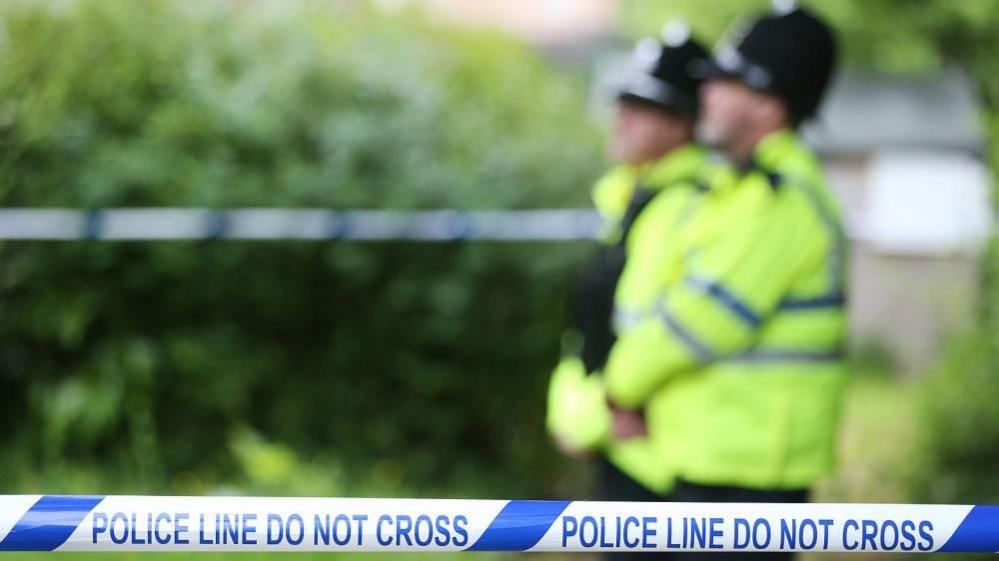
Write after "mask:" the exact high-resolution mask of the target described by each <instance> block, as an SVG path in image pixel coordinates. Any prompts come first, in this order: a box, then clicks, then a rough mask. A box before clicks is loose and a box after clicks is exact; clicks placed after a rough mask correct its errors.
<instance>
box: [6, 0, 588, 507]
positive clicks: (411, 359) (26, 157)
mask: <svg viewBox="0 0 999 561" xmlns="http://www.w3.org/2000/svg"><path fill="white" fill-rule="evenodd" d="M201 4H202V3H197V2H177V3H171V2H163V1H144V2H135V1H133V0H80V1H75V2H68V3H57V4H54V7H53V8H52V9H44V8H38V7H29V8H11V7H8V8H7V9H6V12H5V14H4V16H3V19H2V23H3V25H2V29H0V31H2V33H0V38H2V41H0V146H2V149H0V204H2V205H4V206H68V207H85V208H86V207H104V206H161V205H162V206H167V205H169V206H201V205H205V206H212V207H216V206H292V207H296V206H322V207H333V208H353V207H367V208H375V207H380V208H434V207H464V208H528V207H555V206H558V207H560V206H576V205H581V204H585V201H586V193H587V190H588V186H589V184H590V183H591V182H592V180H593V179H594V177H595V175H596V173H597V172H598V171H599V166H600V164H601V159H600V157H599V144H598V141H597V138H596V136H595V134H594V130H593V129H592V128H591V127H590V126H589V125H588V124H587V123H586V122H585V119H583V118H582V116H583V115H584V114H585V111H584V107H583V105H582V100H581V99H580V92H581V91H582V90H583V88H582V87H580V86H579V85H578V84H575V83H573V81H571V80H569V79H567V78H564V77H558V76H556V75H554V74H553V72H552V71H551V70H550V69H549V68H548V67H547V66H546V64H545V63H543V62H542V61H541V60H539V59H538V58H537V56H536V55H534V54H533V53H531V52H529V51H528V50H526V49H525V48H523V47H521V46H519V45H518V44H516V43H514V42H512V41H510V40H507V39H504V38H502V37H498V36H494V35H490V34H483V33H465V32H456V31H453V30H447V29H442V28H439V27H435V26H434V25H432V24H430V23H427V22H425V21H423V20H421V19H420V18H419V16H418V14H415V13H412V12H408V11H407V12H404V13H402V14H399V15H396V16H385V15H382V14H379V13H378V12H376V11H374V10H372V9H370V8H368V7H366V6H365V5H364V4H363V3H328V2H324V3H304V2H280V3H277V2H275V3H267V4H263V3H262V4H261V5H260V6H259V9H255V10H240V9H237V8H231V9H221V8H218V7H214V8H208V7H205V6H203V5H201ZM584 249H585V248H583V247H580V246H573V245H559V246H555V245H550V244H535V245H529V244H528V245H521V246H511V245H504V244H460V243H456V244H426V245H418V244H407V243H386V244H363V243H342V242H334V243H328V244H323V243H277V242H265V243H243V242H224V241H206V242H168V243H99V242H72V243H69V242H60V243H42V242H7V243H4V244H3V245H2V246H0V263H2V265H0V309H2V313H0V341H2V345H0V385H2V386H3V388H4V389H3V391H0V423H2V426H3V427H4V428H3V429H2V430H0V470H4V473H6V474H12V473H16V474H21V475H20V476H19V479H18V478H13V477H10V478H5V482H6V485H4V486H3V487H4V490H8V491H9V490H13V489H15V488H16V489H20V490H35V491H40V490H41V489H38V488H37V487H38V486H39V485H42V484H49V485H52V484H53V483H52V482H58V483H55V485H57V486H59V487H62V488H64V489H65V490H75V491H93V492H105V491H111V490H115V489H119V490H128V489H133V488H134V489H135V490H145V491H149V490H154V489H159V488H163V489H171V488H172V489H175V490H192V489H193V490H198V489H201V488H203V486H205V485H209V486H211V485H218V484H221V483H222V482H225V481H229V480H237V481H238V480H239V478H241V477H242V478H244V479H245V480H252V481H263V482H264V483H266V482H268V481H271V482H273V481H287V480H288V479H289V478H291V479H294V478H295V477H298V476H301V474H299V475H292V476H288V475H287V472H288V471H289V470H291V471H293V472H294V471H295V466H298V465H299V462H300V461H306V462H311V463H310V465H313V464H314V465H316V466H330V467H329V469H330V470H331V471H336V472H337V473H338V474H340V475H338V476H337V477H340V479H341V480H342V482H343V485H345V487H344V488H343V491H344V492H345V493H351V492H353V490H354V489H356V487H350V485H354V484H357V485H361V484H365V482H367V483H371V484H373V485H375V486H378V485H381V488H384V489H386V492H391V491H392V490H393V489H395V488H396V487H397V486H399V485H403V484H405V485H407V486H408V487H409V488H438V489H443V490H446V489H449V488H450V489H458V488H459V487H460V488H461V489H462V491H461V492H470V493H475V492H484V490H487V489H488V490H489V493H490V494H496V495H501V494H503V493H505V492H514V493H517V492H519V493H522V494H541V493H543V492H544V490H545V489H547V488H548V487H547V486H548V485H549V484H550V483H551V481H552V479H554V478H555V477H556V475H557V473H558V470H559V465H560V464H559V463H558V462H553V461H552V460H553V458H554V454H553V453H552V452H551V451H550V448H549V447H548V445H547V443H546V442H545V436H544V433H543V423H542V408H543V392H544V387H545V385H546V381H547V373H548V368H550V366H551V365H552V364H553V362H554V360H555V358H556V354H557V351H558V349H557V347H558V344H557V340H558V336H559V331H560V329H561V323H562V319H563V317H562V307H563V295H564V294H565V293H566V285H567V283H568V282H569V279H570V278H571V276H572V272H573V269H574V265H575V264H576V263H577V262H578V257H579V255H580V253H581V252H582V251H583V250H584ZM258 459H259V461H258ZM302 459H304V460H302ZM268 466H270V467H268ZM289 466H291V467H289ZM303 469H304V468H303ZM81 470H82V471H81ZM316 471H321V470H320V468H315V467H313V468H309V469H304V472H308V473H314V472H316ZM80 473H83V474H89V475H87V476H86V477H84V476H79V474H80ZM74 474H76V475H74ZM275 474H276V475H275ZM282 474H283V475H282ZM90 476H94V477H100V478H102V479H100V480H98V481H94V480H90V479H87V477H90ZM330 477H333V476H332V475H330ZM98 485H103V486H104V487H102V488H91V487H96V486H98ZM298 488H299V489H303V490H306V491H308V490H314V489H312V488H308V487H298ZM469 489H470V490H469ZM54 490H58V489H53V488H52V487H48V488H46V489H45V491H48V492H51V491H54ZM480 490H481V491H480ZM445 492H446V491H445ZM451 492H455V491H451Z"/></svg>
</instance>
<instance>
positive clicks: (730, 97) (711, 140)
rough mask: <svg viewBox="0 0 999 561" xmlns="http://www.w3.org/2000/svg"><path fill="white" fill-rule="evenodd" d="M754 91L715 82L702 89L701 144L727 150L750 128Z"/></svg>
mask: <svg viewBox="0 0 999 561" xmlns="http://www.w3.org/2000/svg"><path fill="white" fill-rule="evenodd" d="M753 93H754V92H753V90H752V89H750V88H749V87H748V86H746V85H745V84H743V83H742V82H739V81H737V80H732V79H728V78H720V79H713V80H709V81H708V82H706V83H705V84H704V85H703V86H702V87H701V119H700V122H699V123H698V127H697V133H698V135H699V137H700V139H701V141H702V142H704V143H705V144H708V145H710V146H715V147H718V148H725V147H726V146H727V145H729V144H730V143H731V142H732V141H733V140H735V139H736V137H738V136H739V131H740V130H742V129H745V128H746V127H747V125H748V118H749V117H750V112H751V111H752V106H753V101H754V100H753Z"/></svg>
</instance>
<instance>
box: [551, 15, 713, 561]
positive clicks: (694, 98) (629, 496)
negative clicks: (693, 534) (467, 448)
mask: <svg viewBox="0 0 999 561" xmlns="http://www.w3.org/2000/svg"><path fill="white" fill-rule="evenodd" d="M708 56H709V55H708V54H707V52H706V51H705V50H704V48H703V47H701V46H700V45H699V44H697V43H696V42H695V41H693V40H692V39H691V38H690V34H689V29H688V28H687V27H686V26H685V25H682V24H680V23H678V22H674V23H671V24H670V25H668V26H667V27H666V29H665V30H664V33H663V41H658V40H655V39H647V40H645V41H643V42H641V43H639V45H638V47H637V48H636V50H635V53H634V55H633V59H634V61H633V64H634V66H635V68H634V71H633V72H632V73H631V75H630V76H629V78H628V80H627V81H626V82H625V84H624V86H623V87H622V88H621V90H620V92H619V96H618V107H617V109H618V113H617V126H616V129H615V134H614V137H613V139H612V142H611V145H610V152H611V155H612V157H613V158H614V159H615V160H616V161H617V162H619V164H618V165H617V166H616V167H615V168H613V169H612V170H611V171H610V172H609V173H608V174H607V175H606V176H605V177H604V178H602V179H601V180H600V181H598V182H597V184H596V186H595V187H594V191H593V198H594V203H595V206H596V207H597V209H598V210H599V211H600V212H601V214H602V215H603V217H604V219H605V222H606V227H605V230H606V232H605V237H606V239H605V244H604V247H603V248H602V249H601V250H600V251H599V254H598V256H597V258H596V259H595V260H594V263H593V264H592V266H591V267H590V268H589V269H588V270H587V272H586V274H585V275H584V278H583V282H582V283H581V288H580V291H579V295H578V300H579V305H578V314H577V328H578V331H579V334H580V335H581V336H582V337H581V339H582V341H581V343H582V345H581V348H580V349H578V352H572V353H570V355H569V356H568V357H566V358H565V359H564V360H563V361H562V363H561V364H560V365H559V367H558V368H557V369H556V371H555V373H554V375H553V378H552V384H551V388H550V392H549V417H548V424H549V429H550V430H551V432H552V433H553V436H554V437H555V439H556V441H557V442H558V443H559V445H560V447H561V448H562V449H563V450H565V451H567V452H569V453H571V454H578V453H580V452H583V451H600V452H602V453H603V454H604V455H605V456H606V457H607V459H608V460H609V461H606V462H604V463H603V464H602V468H603V469H602V472H603V473H602V487H603V489H602V491H603V497H604V498H605V499H608V500H612V499H616V500H662V496H663V494H664V493H665V492H667V491H669V489H670V487H671V485H672V477H671V476H670V474H669V472H668V471H667V470H665V469H660V467H659V464H661V462H660V460H659V458H657V457H656V456H654V455H652V454H651V453H650V450H648V445H647V444H646V442H645V438H644V437H643V436H642V435H643V433H644V432H645V426H644V425H645V423H644V418H643V416H642V414H641V413H640V412H637V413H636V412H631V411H627V410H624V409H619V408H618V409H613V408H608V406H607V402H606V395H605V392H604V389H603V383H602V381H601V380H600V377H599V375H597V374H598V373H599V372H600V370H601V369H602V368H603V367H604V364H605V362H606V360H607V356H608V353H609V351H610V349H611V347H612V345H613V344H614V341H615V338H616V334H615V328H614V325H613V323H614V321H613V318H612V316H613V311H614V309H615V299H616V298H615V294H624V295H625V297H626V299H627V297H629V296H631V297H634V296H635V295H636V294H637V293H638V292H639V291H640V289H641V286H642V285H643V284H647V283H643V282H642V279H646V278H654V277H657V276H658V272H659V271H660V270H661V269H662V267H661V265H662V264H665V263H669V262H671V259H670V258H669V254H670V251H671V249H670V248H671V247H672V244H671V240H670V238H671V237H672V236H673V235H675V234H674V232H673V231H672V230H674V229H675V228H676V227H678V224H679V223H680V222H682V219H681V216H682V217H687V216H689V215H690V214H691V212H692V211H693V209H694V208H695V207H696V206H697V205H698V201H699V200H701V199H702V198H703V195H704V193H705V191H706V186H707V182H706V174H707V171H706V170H707V169H708V168H709V165H708V158H707V153H706V151H705V150H704V149H703V148H701V147H700V146H698V145H696V144H694V143H693V138H694V127H695V122H696V118H697V113H698V108H699V99H698V90H699V88H700V85H701V83H702V79H701V76H703V68H704V65H705V64H706V63H707V62H708ZM650 212H651V213H652V214H653V215H656V216H658V217H659V218H657V219H656V220H654V221H653V222H651V223H650V226H651V227H653V228H655V229H656V231H652V230H650V229H649V227H645V226H642V224H643V223H645V222H646V220H645V218H644V217H645V215H646V214H647V213H650ZM663 225H665V226H666V229H662V230H660V229H659V228H660V227H661V226H663ZM643 230H646V233H645V234H642V235H639V237H638V238H636V237H635V234H638V233H639V232H641V231H643ZM641 237H644V238H646V239H652V238H654V239H655V240H656V242H655V243H648V242H646V243H641V244H636V240H637V239H639V238H641ZM625 269H627V270H629V271H631V273H630V274H629V275H626V276H623V277H622V272H623V271H624V270H625ZM632 300H634V298H632ZM616 307H617V308H618V309H619V310H622V309H624V308H626V307H627V306H620V305H619V306H616ZM622 315H625V314H621V313H619V314H618V316H622ZM617 320H618V323H622V322H625V321H626V318H623V317H618V318H617ZM612 424H616V425H617V426H618V428H619V430H621V431H622V432H627V433H628V435H629V436H634V437H636V438H632V439H629V442H627V443H626V444H622V445H621V448H622V450H623V451H619V450H618V446H617V445H616V444H615V443H613V442H610V440H609V437H610V436H611V425H612ZM646 558H647V557H646Z"/></svg>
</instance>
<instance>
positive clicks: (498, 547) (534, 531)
mask: <svg viewBox="0 0 999 561" xmlns="http://www.w3.org/2000/svg"><path fill="white" fill-rule="evenodd" d="M570 502H571V501H510V502H509V503H507V504H506V506H504V507H503V510H501V511H500V512H499V514H497V515H496V518H495V519H494V520H493V521H492V522H490V523H489V527H488V528H486V531H485V532H483V534H482V535H481V536H479V539H478V540H477V541H476V542H475V543H474V544H472V546H471V547H469V548H468V550H469V551H525V550H528V549H530V548H532V547H534V545H535V544H537V543H538V541H539V540H541V538H542V537H544V535H545V533H546V532H548V529H549V528H551V526H552V524H554V523H555V520H556V519H557V518H558V516H559V515H560V514H562V511H564V510H565V508H566V507H567V506H569V503H570Z"/></svg>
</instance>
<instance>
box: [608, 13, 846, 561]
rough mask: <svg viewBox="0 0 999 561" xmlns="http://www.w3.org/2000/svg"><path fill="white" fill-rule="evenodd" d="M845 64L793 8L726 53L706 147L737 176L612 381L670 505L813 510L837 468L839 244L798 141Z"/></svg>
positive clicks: (827, 199) (711, 101) (711, 96)
mask: <svg viewBox="0 0 999 561" xmlns="http://www.w3.org/2000/svg"><path fill="white" fill-rule="evenodd" d="M835 59H836V46H835V41H834V37H833V35H832V33H831V30H830V29H829V28H828V27H827V26H826V25H825V24H824V23H823V22H822V21H821V20H819V19H818V18H817V17H816V16H814V15H813V14H811V13H809V12H807V11H805V10H803V9H800V8H796V7H793V6H792V7H791V9H785V10H783V11H780V12H775V13H773V14H770V15H767V16H765V17H762V18H760V19H759V20H757V21H756V22H755V23H754V24H753V25H752V26H750V27H749V28H748V29H747V30H744V32H743V33H741V34H740V35H739V36H738V37H737V38H736V40H735V44H729V43H723V45H722V46H721V47H720V48H719V49H718V50H717V54H716V56H715V59H714V63H713V65H712V68H711V70H710V75H709V78H708V80H707V81H706V83H705V84H704V86H703V87H702V89H701V101H702V106H701V111H702V112H701V120H700V123H699V133H700V137H701V139H702V140H703V141H704V142H705V143H707V144H709V145H710V146H712V147H713V148H715V149H716V150H717V151H719V152H720V153H721V154H722V155H724V157H725V159H726V160H727V162H728V165H727V166H725V167H724V168H723V169H722V170H721V171H720V172H718V173H716V174H714V175H713V176H712V179H711V181H710V192H709V194H708V195H707V196H706V198H705V201H704V203H703V204H702V205H701V207H700V208H699V210H698V211H697V213H696V215H695V216H693V217H692V218H691V220H690V222H689V223H688V224H687V225H685V226H684V228H683V229H682V230H681V232H680V234H679V237H678V239H676V240H674V242H673V243H675V244H678V247H677V248H676V251H678V252H679V253H681V254H682V259H681V260H680V262H679V263H678V264H676V265H675V266H674V267H673V268H671V270H669V271H666V274H665V275H664V276H662V277H661V278H660V279H658V281H657V282H658V285H659V286H658V289H659V290H658V293H657V297H656V299H655V303H654V305H653V306H651V307H649V306H646V307H645V308H644V309H641V310H638V312H639V314H638V317H637V318H636V319H635V320H633V321H632V322H631V324H630V326H629V327H628V328H627V329H626V330H621V331H620V332H619V334H618V337H617V339H616V341H615V343H614V345H613V348H612V349H611V351H610V353H609V357H608V359H607V363H606V365H605V366H604V368H603V377H602V381H603V383H604V390H605V391H606V395H607V398H608V400H609V401H610V403H612V404H613V406H614V407H618V408H623V409H627V410H632V411H641V412H643V413H644V415H645V418H646V421H647V424H648V433H649V434H648V437H647V438H648V439H651V440H652V441H653V442H655V443H656V449H657V450H658V451H659V453H660V457H661V458H662V462H663V466H662V469H663V470H665V471H668V472H670V473H671V474H672V477H674V478H675V486H674V489H673V490H672V492H671V493H670V495H669V499H670V500H675V501H705V502H708V501H724V502H774V503H787V502H803V501H806V500H807V498H808V489H809V488H810V487H811V486H812V485H813V484H814V483H815V482H816V481H817V480H818V479H819V478H821V477H823V476H825V475H826V474H828V473H829V472H830V470H831V469H832V467H833V448H834V438H835V434H836V427H837V420H838V417H839V410H840V401H841V394H842V389H843V384H844V364H843V350H844V348H843V347H844V341H845V330H846V320H845V315H844V305H845V300H846V298H845V276H844V273H845V264H846V263H845V254H844V250H845V244H844V240H843V234H842V230H841V221H840V215H839V211H838V209H837V206H836V204H835V202H834V200H833V198H832V196H831V195H830V193H829V190H828V188H827V186H826V183H825V181H824V179H823V177H822V171H821V166H820V163H819V161H818V159H817V158H816V156H815V155H814V154H813V152H812V151H811V150H810V149H809V148H808V147H807V146H806V145H805V144H804V143H803V142H802V140H801V138H800V137H799V135H798V133H797V129H798V127H799V125H800V124H801V123H802V122H803V121H805V120H806V119H808V118H809V117H812V116H814V114H815V113H816V111H817V109H818V107H819V104H820V101H821V99H822V97H823V94H824V93H825V91H826V88H827V85H828V83H829V80H830V76H831V73H832V70H833V67H834V63H835ZM666 226H667V225H666V224H664V225H663V227H664V228H665V227H666ZM619 433H620V431H619ZM621 436H627V435H621V434H618V440H619V441H621V440H623V441H627V440H628V439H626V438H625V439H622V438H621ZM684 556H685V555H682V554H681V555H679V557H684ZM761 557H766V558H769V559H781V558H788V557H789V554H767V555H765V556H759V555H757V556H754V558H757V559H758V558H761ZM701 558H703V557H701Z"/></svg>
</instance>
